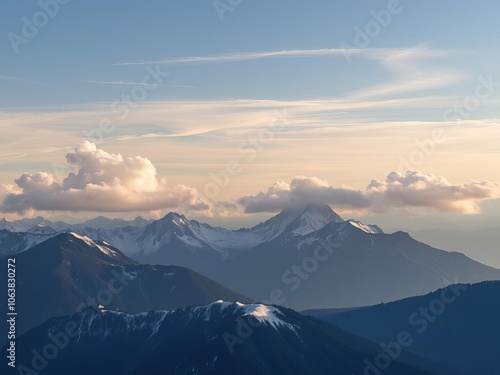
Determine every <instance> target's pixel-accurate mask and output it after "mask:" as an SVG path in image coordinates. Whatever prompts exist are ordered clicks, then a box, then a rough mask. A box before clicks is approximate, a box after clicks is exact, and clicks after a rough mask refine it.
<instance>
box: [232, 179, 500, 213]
mask: <svg viewBox="0 0 500 375" xmlns="http://www.w3.org/2000/svg"><path fill="white" fill-rule="evenodd" d="M498 197H500V185H499V184H497V183H493V182H489V181H482V182H470V183H464V184H460V185H453V184H451V183H449V182H448V181H447V180H446V179H445V178H444V177H437V176H434V175H432V174H423V173H421V172H416V171H408V172H407V173H406V174H401V173H399V172H392V173H390V174H389V175H388V176H387V178H386V180H385V181H377V180H372V182H371V183H370V184H369V185H368V186H367V188H366V190H365V191H360V190H355V189H352V188H350V187H346V186H342V187H333V186H331V185H329V184H328V183H327V182H326V181H322V180H320V179H318V178H316V177H305V176H300V177H295V178H294V179H293V180H292V182H291V183H290V184H287V183H286V182H282V181H281V182H276V183H274V184H273V185H272V186H271V187H269V188H268V190H267V191H266V192H260V193H258V194H256V195H247V196H244V197H242V198H240V199H239V200H238V203H239V204H240V205H242V206H243V207H244V209H245V212H247V213H257V212H276V211H279V210H282V209H285V208H290V207H293V206H296V205H303V204H304V203H316V204H328V205H332V206H334V207H339V208H341V209H342V208H344V209H352V210H360V209H363V210H366V211H372V212H385V211H389V210H391V209H393V208H404V209H407V208H426V209H433V210H436V211H440V212H457V213H467V214H471V213H479V212H480V208H479V203H480V202H481V201H484V200H488V199H494V198H498Z"/></svg>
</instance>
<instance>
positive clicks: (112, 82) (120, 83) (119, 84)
mask: <svg viewBox="0 0 500 375" xmlns="http://www.w3.org/2000/svg"><path fill="white" fill-rule="evenodd" d="M83 82H86V83H95V84H98V85H116V86H149V87H177V88H187V89H195V88H196V86H191V85H161V84H159V83H146V82H126V81H83Z"/></svg>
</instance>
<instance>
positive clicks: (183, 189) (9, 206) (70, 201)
mask: <svg viewBox="0 0 500 375" xmlns="http://www.w3.org/2000/svg"><path fill="white" fill-rule="evenodd" d="M66 161H67V164H68V165H69V166H70V167H72V168H74V169H76V170H77V173H73V172H71V173H68V175H67V176H66V177H65V178H64V180H63V182H62V183H60V182H58V181H56V179H55V177H54V175H53V174H51V173H47V172H38V173H35V174H29V173H24V174H22V175H21V176H20V177H19V178H18V179H16V180H15V183H16V184H17V188H16V189H14V188H13V187H9V189H10V191H8V192H6V194H5V195H4V197H3V202H2V203H1V204H0V210H1V211H2V212H6V213H10V212H17V213H20V214H22V213H24V212H25V211H27V210H41V211H94V212H134V211H152V210H159V209H166V208H178V207H184V208H186V209H189V210H199V211H203V210H207V209H208V208H209V206H208V204H207V203H206V202H204V201H203V200H202V199H201V198H200V197H199V194H198V192H197V190H196V189H193V188H190V187H188V186H184V185H177V186H173V187H169V186H167V183H166V180H165V179H158V177H157V173H156V168H155V166H154V165H153V164H152V163H151V161H150V160H149V159H147V158H143V157H140V156H136V157H123V156H122V155H121V154H110V153H108V152H106V151H104V150H101V149H98V148H97V147H96V145H95V144H94V143H91V142H88V141H84V142H82V143H80V144H79V145H78V146H77V147H76V148H75V151H74V152H72V153H69V154H67V155H66Z"/></svg>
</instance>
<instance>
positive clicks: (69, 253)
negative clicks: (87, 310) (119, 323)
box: [0, 233, 247, 338]
mask: <svg viewBox="0 0 500 375" xmlns="http://www.w3.org/2000/svg"><path fill="white" fill-rule="evenodd" d="M15 259H16V273H17V309H18V311H20V312H22V314H21V313H20V314H19V321H18V324H17V329H18V332H25V331H26V330H27V329H29V328H31V327H34V326H35V325H38V324H40V323H42V322H44V321H45V320H47V319H49V318H51V317H54V316H60V315H68V314H73V313H75V312H76V311H78V310H80V309H81V308H83V307H85V306H89V305H91V306H97V305H98V304H101V305H104V306H106V307H108V308H112V309H119V310H121V311H127V312H130V313H139V312H144V311H149V310H157V309H175V308H179V307H186V306H190V305H197V304H206V303H209V302H212V301H215V300H217V299H220V298H225V299H227V300H230V301H236V300H243V301H246V300H247V299H246V298H245V297H244V296H242V295H240V294H237V293H234V292H232V291H230V290H228V289H226V288H224V287H223V286H221V285H220V284H217V283H216V282H214V281H212V280H210V279H208V278H207V277H204V276H202V275H200V274H197V273H196V272H194V271H191V270H188V269H185V268H181V267H176V266H151V265H140V264H139V263H137V262H136V261H134V260H132V259H130V258H128V257H126V256H125V255H123V254H122V253H121V252H120V251H119V250H117V249H116V248H114V247H112V246H110V245H108V244H107V243H105V242H98V241H92V240H90V239H89V238H87V237H82V236H79V235H77V234H74V233H63V234H59V235H57V236H56V237H54V238H51V239H50V240H47V241H45V242H43V243H41V244H39V245H37V246H35V247H33V248H31V249H30V250H28V251H25V252H23V253H21V254H18V255H17V256H16V257H15ZM6 261H7V260H6V258H4V259H2V260H1V265H0V266H1V267H2V269H1V271H0V275H1V276H2V278H3V277H4V275H5V272H6V271H5V270H7V266H6ZM5 279H6V275H5ZM5 288H6V283H1V285H0V291H1V292H2V293H4V292H5V295H6V290H4V289H5ZM0 308H1V309H2V311H3V310H4V309H5V299H4V300H0ZM1 337H2V338H4V335H2V336H1Z"/></svg>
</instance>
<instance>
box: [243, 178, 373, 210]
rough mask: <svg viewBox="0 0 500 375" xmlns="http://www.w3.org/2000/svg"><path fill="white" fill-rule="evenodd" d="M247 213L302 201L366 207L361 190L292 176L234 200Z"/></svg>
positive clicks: (273, 208) (367, 203)
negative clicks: (288, 182) (262, 190)
mask: <svg viewBox="0 0 500 375" xmlns="http://www.w3.org/2000/svg"><path fill="white" fill-rule="evenodd" d="M238 203H239V204H241V205H242V206H243V207H244V208H245V212H247V213H256V212H276V211H280V210H282V209H285V208H290V207H294V206H300V205H303V204H304V203H316V204H331V205H334V206H337V207H345V208H358V209H359V208H366V207H368V206H369V201H368V199H367V198H366V196H365V195H364V194H363V192H361V191H359V190H355V189H351V188H348V187H340V188H335V187H333V186H330V185H329V184H328V183H327V182H326V181H322V180H320V179H318V178H316V177H305V176H298V177H295V178H294V179H293V180H292V182H291V183H290V184H287V183H286V182H284V181H280V182H275V183H274V184H273V185H272V186H271V187H269V189H267V191H266V192H265V193H264V192H260V193H258V194H257V195H247V196H244V197H242V198H240V199H239V200H238Z"/></svg>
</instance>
